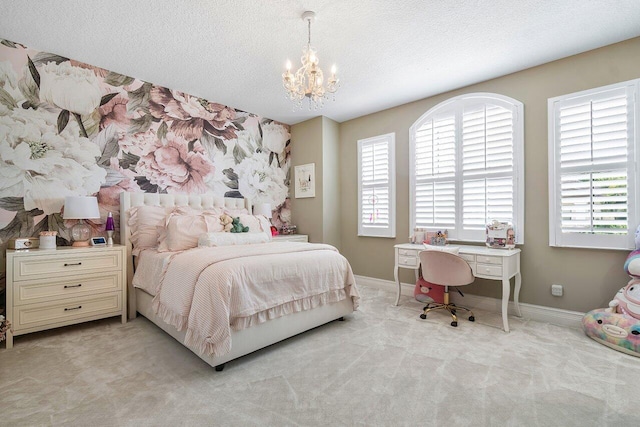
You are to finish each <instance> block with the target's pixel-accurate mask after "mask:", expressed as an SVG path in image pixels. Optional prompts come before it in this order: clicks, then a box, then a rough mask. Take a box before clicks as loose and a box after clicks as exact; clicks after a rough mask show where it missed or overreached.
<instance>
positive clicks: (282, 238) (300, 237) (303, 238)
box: [271, 234, 309, 243]
mask: <svg viewBox="0 0 640 427" xmlns="http://www.w3.org/2000/svg"><path fill="white" fill-rule="evenodd" d="M271 241H272V242H304V243H306V242H308V241H309V236H307V235H306V234H278V235H277V236H273V237H272V239H271Z"/></svg>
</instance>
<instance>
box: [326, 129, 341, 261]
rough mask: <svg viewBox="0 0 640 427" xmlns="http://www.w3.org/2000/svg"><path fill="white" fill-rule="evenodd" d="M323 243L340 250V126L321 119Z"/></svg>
mask: <svg viewBox="0 0 640 427" xmlns="http://www.w3.org/2000/svg"><path fill="white" fill-rule="evenodd" d="M322 139H323V144H322V181H323V186H322V187H323V194H324V197H323V204H322V216H323V218H322V219H323V230H322V232H323V233H322V235H323V240H322V241H323V243H328V244H330V245H333V246H335V247H337V248H338V249H340V248H341V246H342V244H341V238H342V236H341V231H342V227H341V226H340V198H339V197H338V195H339V194H340V125H339V123H338V122H335V121H333V120H331V119H328V118H326V117H323V118H322Z"/></svg>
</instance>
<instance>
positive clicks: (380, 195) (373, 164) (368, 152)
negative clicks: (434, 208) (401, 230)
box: [358, 134, 395, 237]
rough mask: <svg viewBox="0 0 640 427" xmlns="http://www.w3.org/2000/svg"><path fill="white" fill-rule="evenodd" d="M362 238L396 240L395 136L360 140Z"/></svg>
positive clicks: (359, 222) (359, 195) (359, 210)
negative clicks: (372, 237)
mask: <svg viewBox="0 0 640 427" xmlns="http://www.w3.org/2000/svg"><path fill="white" fill-rule="evenodd" d="M358 235H359V236H375V237H395V134H387V135H381V136H377V137H373V138H368V139H363V140H359V141H358Z"/></svg>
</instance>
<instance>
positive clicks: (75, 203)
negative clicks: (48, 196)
mask: <svg viewBox="0 0 640 427" xmlns="http://www.w3.org/2000/svg"><path fill="white" fill-rule="evenodd" d="M63 218H64V219H92V218H100V209H98V199H97V198H96V197H85V196H67V197H65V199H64V215H63Z"/></svg>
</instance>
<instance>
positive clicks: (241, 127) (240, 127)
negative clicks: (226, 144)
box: [233, 121, 244, 130]
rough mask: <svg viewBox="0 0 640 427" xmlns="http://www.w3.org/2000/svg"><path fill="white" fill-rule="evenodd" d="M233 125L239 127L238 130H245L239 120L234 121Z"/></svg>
mask: <svg viewBox="0 0 640 427" xmlns="http://www.w3.org/2000/svg"><path fill="white" fill-rule="evenodd" d="M233 125H234V126H235V127H236V128H237V129H238V130H244V126H242V125H241V124H240V123H238V122H237V121H233Z"/></svg>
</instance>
